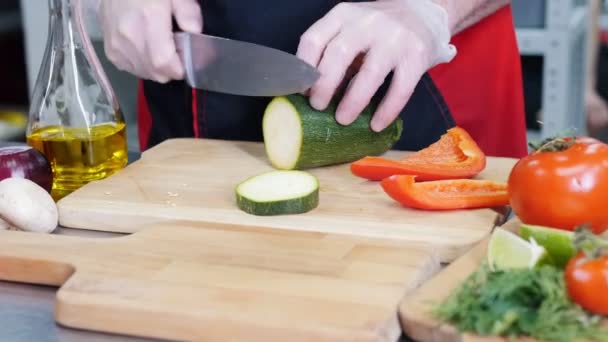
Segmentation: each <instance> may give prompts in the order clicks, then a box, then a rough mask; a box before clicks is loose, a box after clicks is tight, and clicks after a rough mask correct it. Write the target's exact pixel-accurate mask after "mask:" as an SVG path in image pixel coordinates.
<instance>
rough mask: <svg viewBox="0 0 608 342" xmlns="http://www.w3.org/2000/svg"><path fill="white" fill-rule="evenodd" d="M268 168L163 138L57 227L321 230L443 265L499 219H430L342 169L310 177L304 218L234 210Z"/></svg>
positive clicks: (498, 171) (502, 166) (259, 150)
mask: <svg viewBox="0 0 608 342" xmlns="http://www.w3.org/2000/svg"><path fill="white" fill-rule="evenodd" d="M402 155H404V153H403V152H401V153H399V152H390V153H389V154H388V156H389V157H395V158H397V157H399V156H402ZM514 163H515V160H513V159H503V158H490V159H489V160H488V166H487V168H486V170H485V171H484V172H483V173H482V174H481V175H480V176H479V177H480V178H485V179H493V180H499V181H506V179H507V178H508V174H509V172H510V170H511V168H512V166H513V165H514ZM270 170H272V167H271V166H270V164H269V162H268V160H267V158H266V155H265V153H264V148H263V145H262V144H260V143H248V142H234V141H218V140H203V139H175V140H168V141H165V142H164V143H162V144H160V145H158V146H156V147H154V148H153V149H151V150H149V151H146V152H145V153H144V154H143V155H142V158H141V159H140V160H138V161H136V162H135V163H133V164H131V165H130V166H128V167H127V168H126V169H125V170H123V171H122V172H120V173H117V174H115V175H114V176H111V177H109V178H108V179H106V180H103V181H98V182H94V183H90V184H88V185H86V186H84V187H83V188H81V189H79V190H78V191H76V192H74V193H72V194H71V195H70V196H67V197H65V198H64V199H62V200H61V201H60V202H59V203H58V206H59V212H60V223H61V225H62V226H65V227H70V228H81V229H93V230H104V231H114V232H127V233H128V232H135V231H138V230H140V229H145V228H146V227H148V226H149V225H150V224H153V223H160V222H167V221H170V220H191V221H198V222H206V223H220V224H229V225H230V224H234V225H245V226H250V227H270V228H280V229H289V230H298V231H320V232H329V233H339V234H349V235H354V236H363V237H380V238H386V239H392V240H403V241H407V242H410V243H419V244H425V245H428V244H430V247H431V248H433V249H435V250H437V251H439V253H440V257H441V259H442V260H443V261H451V260H453V259H454V258H456V257H457V256H459V255H461V254H463V253H464V252H466V251H467V250H469V249H470V248H471V247H472V246H473V245H474V244H475V243H477V242H479V241H480V240H481V239H482V238H483V237H484V236H486V235H487V233H488V232H489V231H490V229H491V228H492V227H493V224H494V220H495V219H496V216H497V214H496V212H494V211H493V210H490V209H481V210H468V211H451V212H430V211H420V210H410V209H407V208H404V207H402V206H400V205H399V204H398V203H396V202H395V201H393V200H392V199H390V198H389V197H388V196H387V195H386V194H385V193H384V192H383V191H382V189H381V187H380V185H379V183H377V182H368V181H366V180H364V179H361V178H358V177H355V176H353V175H352V174H351V172H350V169H349V165H347V164H344V165H339V166H332V167H324V168H317V169H313V170H309V171H310V172H311V173H313V174H314V175H316V176H317V177H318V178H319V180H320V183H321V190H320V204H319V206H318V208H316V209H315V210H313V211H311V212H309V213H306V214H301V215H290V216H273V217H259V216H253V215H249V214H246V213H244V212H242V211H240V210H239V209H238V208H237V207H236V204H235V203H236V201H235V194H234V188H235V186H236V185H237V184H238V183H239V182H241V181H243V180H244V179H246V178H248V177H251V176H253V175H256V174H259V173H262V172H266V171H270Z"/></svg>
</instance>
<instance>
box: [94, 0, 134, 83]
mask: <svg viewBox="0 0 608 342" xmlns="http://www.w3.org/2000/svg"><path fill="white" fill-rule="evenodd" d="M114 6H115V3H113V2H111V1H104V2H102V3H101V4H100V7H99V9H98V16H99V18H100V27H101V30H102V32H103V35H104V39H103V44H104V51H105V54H106V57H107V58H108V60H109V61H110V62H112V63H113V64H114V65H115V66H116V68H118V69H119V70H122V71H125V72H129V73H131V74H133V75H135V76H138V77H142V76H145V68H143V67H142V63H134V61H133V60H134V59H137V58H138V56H141V55H142V53H143V52H144V49H143V46H145V42H144V41H143V37H142V34H141V30H140V28H141V27H142V25H143V20H142V18H141V17H140V16H138V15H136V14H135V13H133V12H130V11H123V13H122V15H121V16H120V17H117V16H115V15H114V11H115V8H114Z"/></svg>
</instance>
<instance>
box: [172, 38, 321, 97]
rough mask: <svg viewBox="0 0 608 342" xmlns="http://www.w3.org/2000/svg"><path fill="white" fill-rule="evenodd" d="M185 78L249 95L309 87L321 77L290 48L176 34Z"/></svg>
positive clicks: (200, 85) (205, 86)
mask: <svg viewBox="0 0 608 342" xmlns="http://www.w3.org/2000/svg"><path fill="white" fill-rule="evenodd" d="M174 36H175V43H176V46H177V52H178V54H179V56H180V58H181V60H182V62H183V64H184V67H185V79H186V81H187V83H188V84H189V85H190V86H191V87H194V88H199V89H205V90H210V91H215V92H221V93H227V94H234V95H245V96H279V95H287V94H294V93H300V92H303V91H305V90H307V89H309V88H310V87H311V86H312V85H313V84H314V83H315V81H316V80H317V79H318V78H319V72H318V71H317V70H316V69H315V68H313V67H312V66H311V65H309V64H307V63H306V62H304V61H302V60H301V59H299V58H297V57H296V56H294V55H292V54H289V53H287V52H284V51H281V50H277V49H273V48H269V47H266V46H261V45H256V44H252V43H248V42H242V41H237V40H231V39H226V38H220V37H214V36H209V35H205V34H193V33H186V32H178V33H175V34H174Z"/></svg>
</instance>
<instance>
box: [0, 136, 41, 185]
mask: <svg viewBox="0 0 608 342" xmlns="http://www.w3.org/2000/svg"><path fill="white" fill-rule="evenodd" d="M12 177H15V178H25V179H29V180H31V181H32V182H34V183H36V184H38V185H39V186H40V187H42V188H43V189H44V190H46V191H47V192H48V193H51V189H52V186H53V170H52V169H51V164H50V163H49V161H48V159H47V158H46V157H45V156H44V155H43V154H42V153H41V152H39V151H38V150H36V149H35V148H33V147H30V146H27V145H18V146H4V147H0V180H3V179H7V178H12Z"/></svg>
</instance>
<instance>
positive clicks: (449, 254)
mask: <svg viewBox="0 0 608 342" xmlns="http://www.w3.org/2000/svg"><path fill="white" fill-rule="evenodd" d="M86 216H87V215H86V211H85V212H81V213H79V214H77V215H74V216H68V219H66V218H65V217H64V218H63V219H60V225H61V226H62V227H65V228H70V229H78V230H84V231H103V232H112V233H119V234H134V233H137V232H139V231H142V230H145V229H146V226H149V225H155V224H171V223H174V222H199V223H201V224H207V225H212V226H214V227H225V228H230V227H238V226H240V224H239V223H238V222H229V221H221V220H218V221H213V220H209V221H202V220H198V221H197V220H189V219H175V218H161V217H147V218H146V219H144V220H141V219H140V217H141V216H138V215H137V214H134V215H132V216H131V215H128V214H125V215H116V214H114V220H113V222H119V221H120V222H127V224H122V223H121V224H117V225H114V224H112V225H108V224H107V222H106V221H104V222H100V224H96V223H93V224H92V223H91V221H90V219H87V218H86ZM60 217H61V216H60ZM129 217H137V218H133V219H131V220H129ZM247 227H248V228H251V229H270V230H280V231H294V232H311V233H327V234H332V235H340V236H348V237H356V238H363V239H378V240H394V241H399V242H403V243H406V244H411V245H412V246H414V245H417V246H422V247H424V248H433V249H435V250H436V254H437V255H438V257H439V259H440V261H441V262H443V263H448V262H452V261H454V260H456V259H458V258H459V257H461V256H462V255H464V254H466V253H467V252H468V251H469V250H470V249H471V248H473V247H474V246H475V245H476V244H478V243H479V242H480V241H482V240H483V239H484V238H485V237H486V236H487V235H488V234H489V233H490V232H491V230H492V227H491V226H489V227H488V228H487V231H481V230H480V232H479V237H476V238H474V237H471V238H470V240H471V241H467V242H449V241H446V242H439V243H438V242H431V241H424V240H413V239H409V238H392V237H389V238H387V237H385V236H383V235H382V234H373V233H368V234H366V233H364V232H362V233H356V232H355V233H352V232H351V233H347V232H343V231H334V230H330V229H318V228H299V229H296V228H292V227H286V226H280V225H263V224H261V225H256V224H251V225H247ZM372 232H373V230H372Z"/></svg>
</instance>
